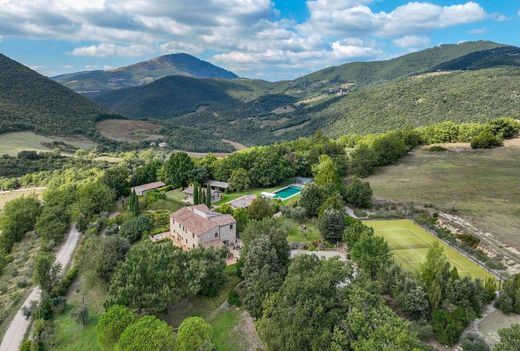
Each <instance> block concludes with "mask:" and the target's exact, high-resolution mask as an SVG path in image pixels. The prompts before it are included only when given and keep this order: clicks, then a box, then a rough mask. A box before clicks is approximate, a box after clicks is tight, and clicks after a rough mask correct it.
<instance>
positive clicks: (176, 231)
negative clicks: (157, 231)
mask: <svg viewBox="0 0 520 351" xmlns="http://www.w3.org/2000/svg"><path fill="white" fill-rule="evenodd" d="M236 224H237V222H236V220H235V219H234V218H233V216H231V215H229V214H221V213H218V212H214V211H211V210H210V209H209V208H208V207H207V206H206V205H204V204H201V205H196V206H189V207H184V208H181V209H180V210H178V211H176V212H174V213H172V214H171V215H170V239H171V240H172V241H173V242H174V244H175V245H177V246H179V247H181V248H183V249H184V250H190V249H192V248H195V247H197V246H199V245H200V246H213V247H223V246H225V247H227V248H228V249H232V248H234V247H235V245H236V243H237V234H236V233H237V232H236V230H237V229H236V226H237V225H236Z"/></svg>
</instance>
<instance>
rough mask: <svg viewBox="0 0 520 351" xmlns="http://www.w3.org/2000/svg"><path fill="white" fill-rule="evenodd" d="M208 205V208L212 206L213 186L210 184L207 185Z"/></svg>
mask: <svg viewBox="0 0 520 351" xmlns="http://www.w3.org/2000/svg"><path fill="white" fill-rule="evenodd" d="M206 206H208V208H211V187H210V186H209V184H208V186H207V187H206Z"/></svg>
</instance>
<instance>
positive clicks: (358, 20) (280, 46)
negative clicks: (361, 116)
mask: <svg viewBox="0 0 520 351" xmlns="http://www.w3.org/2000/svg"><path fill="white" fill-rule="evenodd" d="M286 1H288V0H286ZM460 1H461V3H460V4H458V5H451V6H439V5H435V4H433V3H429V2H417V1H412V2H409V3H406V4H404V5H402V6H399V7H396V8H394V9H392V10H389V11H387V12H385V11H379V12H374V11H373V10H372V8H371V5H372V3H373V2H375V1H374V0H307V2H306V4H307V6H308V9H309V14H310V16H309V18H308V19H307V20H305V21H304V22H302V23H297V22H295V21H293V20H290V19H287V18H283V17H282V16H281V15H280V13H279V12H278V11H277V10H276V9H275V5H274V2H273V1H272V0H175V1H171V0H153V1H152V0H110V1H107V0H74V1H72V0H0V33H2V35H3V36H4V37H30V38H51V39H53V40H66V41H69V42H73V43H79V44H77V47H76V48H74V49H72V50H71V52H70V54H71V55H74V56H87V57H136V56H139V57H140V56H146V57H151V56H155V55H158V54H165V53H172V52H187V53H190V54H194V55H203V56H204V57H210V60H214V61H215V62H218V63H219V64H221V65H222V66H224V67H226V68H229V69H233V70H236V71H237V73H239V74H245V75H254V74H256V73H257V72H259V71H261V72H264V73H265V77H269V78H270V77H272V76H273V75H274V73H273V72H275V71H276V70H278V71H279V72H280V74H285V73H286V72H290V71H291V70H299V71H298V72H299V73H301V72H304V71H305V72H307V71H309V70H311V69H316V68H322V67H326V66H328V65H331V64H338V63H345V62H347V61H349V60H353V59H367V58H386V57H387V55H386V54H385V53H384V51H383V49H382V48H383V47H385V45H383V43H382V42H383V41H386V40H388V41H390V42H391V43H393V44H394V45H396V46H397V47H399V48H406V49H408V50H410V49H412V48H422V47H424V46H426V45H428V44H429V39H428V33H429V32H431V31H433V30H435V29H438V28H446V27H450V26H456V25H459V24H467V23H474V22H478V21H481V20H483V19H486V18H488V19H489V18H494V19H495V20H499V18H498V17H496V15H493V14H487V13H486V12H485V11H484V9H483V8H482V7H481V6H480V5H479V4H478V3H476V2H473V1H468V2H463V1H466V0H460ZM493 16H495V17H493ZM345 38H347V39H345ZM0 40H1V39H0ZM85 43H88V44H85ZM386 48H388V46H386Z"/></svg>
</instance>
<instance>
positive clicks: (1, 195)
mask: <svg viewBox="0 0 520 351" xmlns="http://www.w3.org/2000/svg"><path fill="white" fill-rule="evenodd" d="M42 193H43V189H36V188H35V189H27V190H21V191H19V190H17V191H5V192H0V210H1V209H2V208H4V206H5V204H6V203H8V202H9V201H11V200H14V199H16V198H18V197H22V196H29V195H36V196H38V197H40V196H41V194H42Z"/></svg>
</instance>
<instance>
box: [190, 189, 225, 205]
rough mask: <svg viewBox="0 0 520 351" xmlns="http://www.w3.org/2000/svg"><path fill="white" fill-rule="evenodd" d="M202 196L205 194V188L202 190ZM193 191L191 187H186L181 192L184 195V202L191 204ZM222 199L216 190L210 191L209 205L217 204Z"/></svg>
mask: <svg viewBox="0 0 520 351" xmlns="http://www.w3.org/2000/svg"><path fill="white" fill-rule="evenodd" d="M202 190H203V191H204V194H205V193H206V188H202ZM194 191H195V189H194V188H193V187H192V186H189V187H187V188H186V189H184V190H183V191H182V192H183V194H184V201H185V202H187V203H189V204H193V193H194ZM220 199H222V193H221V192H220V191H218V190H215V189H211V203H214V202H217V201H219V200H220Z"/></svg>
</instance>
